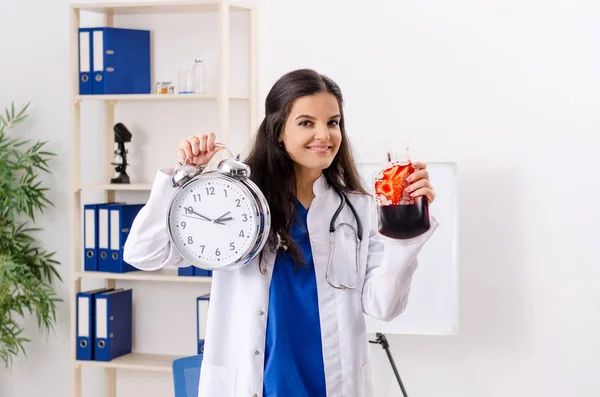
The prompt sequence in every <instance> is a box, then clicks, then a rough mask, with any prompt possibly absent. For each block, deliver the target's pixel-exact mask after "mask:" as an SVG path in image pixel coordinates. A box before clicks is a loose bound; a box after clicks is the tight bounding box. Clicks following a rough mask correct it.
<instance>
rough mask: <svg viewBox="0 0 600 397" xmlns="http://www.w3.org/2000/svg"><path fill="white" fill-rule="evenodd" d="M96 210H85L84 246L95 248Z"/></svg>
mask: <svg viewBox="0 0 600 397" xmlns="http://www.w3.org/2000/svg"><path fill="white" fill-rule="evenodd" d="M95 218H96V211H94V210H85V248H90V249H95V248H96V239H95V238H94V237H95V235H96V219H95Z"/></svg>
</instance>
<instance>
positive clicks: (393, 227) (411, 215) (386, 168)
mask: <svg viewBox="0 0 600 397" xmlns="http://www.w3.org/2000/svg"><path fill="white" fill-rule="evenodd" d="M405 146H406V150H405V153H404V154H403V155H398V154H397V153H395V152H393V151H392V150H388V151H387V152H386V161H385V162H384V163H383V164H381V166H380V167H378V169H377V170H376V171H375V173H374V174H373V187H374V190H373V191H374V193H375V202H376V204H377V219H378V230H379V233H381V234H382V235H384V236H386V237H390V238H394V239H409V238H413V237H417V236H420V235H421V234H423V233H425V232H426V231H427V230H429V228H430V222H429V202H428V200H427V197H425V196H419V197H411V196H410V193H409V192H407V191H406V188H407V187H408V186H409V185H410V183H409V182H408V181H407V180H406V178H407V177H408V176H409V175H411V174H412V173H413V172H414V171H415V169H414V167H413V163H412V159H411V156H410V149H409V147H408V144H405Z"/></svg>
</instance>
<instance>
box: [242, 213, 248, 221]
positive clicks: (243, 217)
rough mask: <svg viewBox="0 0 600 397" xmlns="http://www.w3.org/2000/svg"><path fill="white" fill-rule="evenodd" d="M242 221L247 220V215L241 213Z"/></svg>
mask: <svg viewBox="0 0 600 397" xmlns="http://www.w3.org/2000/svg"><path fill="white" fill-rule="evenodd" d="M242 221H244V222H248V215H246V214H242Z"/></svg>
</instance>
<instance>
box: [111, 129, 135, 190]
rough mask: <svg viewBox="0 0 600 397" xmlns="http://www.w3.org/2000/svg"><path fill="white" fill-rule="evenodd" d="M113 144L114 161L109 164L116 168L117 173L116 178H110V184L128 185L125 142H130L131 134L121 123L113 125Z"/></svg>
mask: <svg viewBox="0 0 600 397" xmlns="http://www.w3.org/2000/svg"><path fill="white" fill-rule="evenodd" d="M113 130H114V131H115V142H116V143H117V145H118V146H117V150H115V161H114V162H113V163H111V164H112V165H114V166H116V167H115V171H116V172H118V173H119V175H118V176H117V177H116V178H112V179H111V180H110V183H129V175H127V172H126V170H127V165H128V164H127V149H125V142H131V132H129V130H128V129H127V127H125V125H123V124H122V123H117V124H115V126H114V128H113Z"/></svg>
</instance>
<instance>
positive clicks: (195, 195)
mask: <svg viewBox="0 0 600 397" xmlns="http://www.w3.org/2000/svg"><path fill="white" fill-rule="evenodd" d="M200 201H202V196H200V193H198V194H194V203H199V202H200Z"/></svg>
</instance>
